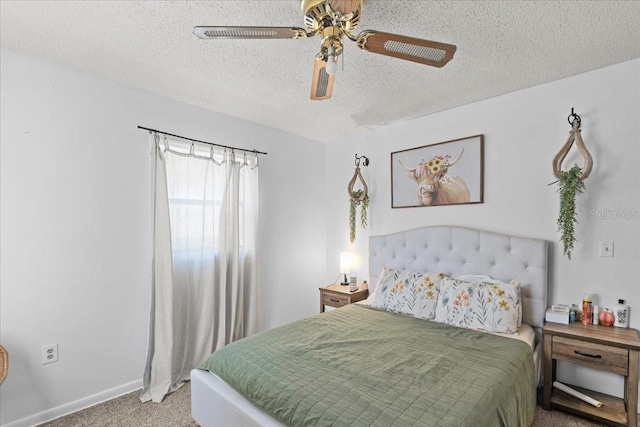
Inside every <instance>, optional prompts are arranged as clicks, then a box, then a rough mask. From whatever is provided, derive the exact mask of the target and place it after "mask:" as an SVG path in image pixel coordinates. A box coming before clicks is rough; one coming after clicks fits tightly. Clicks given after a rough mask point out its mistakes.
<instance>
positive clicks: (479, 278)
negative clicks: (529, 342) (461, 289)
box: [456, 274, 522, 327]
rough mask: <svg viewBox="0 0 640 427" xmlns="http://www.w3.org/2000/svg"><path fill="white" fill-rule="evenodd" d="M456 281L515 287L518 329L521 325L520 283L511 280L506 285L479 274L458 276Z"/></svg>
mask: <svg viewBox="0 0 640 427" xmlns="http://www.w3.org/2000/svg"><path fill="white" fill-rule="evenodd" d="M456 280H462V281H464V282H470V283H475V284H479V283H491V284H493V285H506V286H508V285H511V286H514V287H516V292H517V298H516V299H517V307H518V327H520V326H521V325H522V299H521V290H520V282H516V281H515V280H512V281H511V282H509V283H506V282H503V281H501V280H498V279H493V278H491V277H489V276H484V275H479V274H466V275H463V276H458V277H456Z"/></svg>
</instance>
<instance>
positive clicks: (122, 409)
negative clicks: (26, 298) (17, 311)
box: [42, 383, 603, 427]
mask: <svg viewBox="0 0 640 427" xmlns="http://www.w3.org/2000/svg"><path fill="white" fill-rule="evenodd" d="M138 396H139V393H138V392H135V393H130V394H127V395H124V396H122V397H119V398H117V399H113V400H110V401H108V402H105V403H101V404H100V405H96V406H93V407H91V408H89V409H85V410H84V411H80V412H76V413H75V414H71V415H67V416H66V417H62V418H58V419H57V420H54V421H51V422H49V423H45V424H42V425H43V426H47V427H76V426H78V427H79V426H99V427H102V426H104V427H107V426H114V427H115V426H118V427H127V426H136V427H138V426H153V427H158V426H163V427H174V426H175V427H182V426H190V427H191V426H197V424H196V423H195V422H194V421H193V420H192V419H191V388H190V387H189V384H188V383H187V384H186V385H185V386H183V387H182V388H180V389H179V390H177V391H176V392H174V393H172V394H170V395H169V396H167V397H166V398H165V400H164V401H163V402H162V403H160V404H156V403H151V402H147V403H140V399H138ZM602 425H603V424H600V423H595V422H591V421H588V420H585V419H583V418H579V417H574V416H572V415H569V414H565V413H563V412H559V411H548V412H547V411H545V410H544V409H542V408H540V407H537V408H536V416H535V419H534V421H533V426H532V427H556V426H558V427H600V426H602Z"/></svg>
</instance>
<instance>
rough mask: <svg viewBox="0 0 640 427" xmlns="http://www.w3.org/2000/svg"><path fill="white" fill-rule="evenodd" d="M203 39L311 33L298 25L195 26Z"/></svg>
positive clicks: (197, 34) (280, 36) (293, 36)
mask: <svg viewBox="0 0 640 427" xmlns="http://www.w3.org/2000/svg"><path fill="white" fill-rule="evenodd" d="M193 34H195V35H196V36H198V37H200V38H201V39H300V38H303V37H308V36H309V34H307V32H306V31H305V30H304V29H302V28H297V27H194V28H193Z"/></svg>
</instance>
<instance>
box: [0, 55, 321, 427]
mask: <svg viewBox="0 0 640 427" xmlns="http://www.w3.org/2000/svg"><path fill="white" fill-rule="evenodd" d="M0 54H1V57H0V59H1V60H0V63H1V67H2V68H1V73H0V75H1V87H0V94H1V105H0V107H1V115H0V124H1V126H0V127H1V138H0V144H1V145H0V155H1V191H0V195H1V200H0V203H1V211H0V215H1V222H0V227H1V235H2V240H1V248H0V249H1V257H0V263H1V272H0V303H1V306H0V311H1V314H0V327H1V329H0V339H1V342H2V344H3V345H4V346H5V347H6V348H7V349H8V351H9V353H10V370H9V375H8V377H7V379H6V381H5V382H4V383H3V384H2V387H0V408H1V409H0V424H2V425H14V426H17V425H33V424H35V423H37V422H41V421H44V420H46V419H49V418H51V417H52V416H56V415H61V414H62V413H64V412H68V411H73V410H75V409H78V408H80V407H82V406H86V405H90V404H92V403H95V402H97V401H99V400H102V399H106V398H109V397H112V396H114V395H117V394H120V393H124V392H127V391H131V390H133V389H135V388H137V387H138V386H139V385H140V384H141V382H140V378H141V377H142V373H143V369H144V363H145V359H146V348H147V339H148V333H147V331H148V318H149V307H150V299H151V294H150V286H151V282H150V277H151V275H150V262H151V256H150V253H151V252H150V249H151V246H150V245H151V243H150V242H151V229H150V219H151V217H150V209H151V198H150V170H149V166H150V157H149V142H148V140H149V137H148V134H147V133H146V132H144V131H141V130H138V129H137V126H138V125H142V126H147V127H152V128H158V129H162V130H166V131H168V132H172V133H177V134H181V135H186V136H190V137H193V138H196V139H203V140H208V141H214V142H220V143H223V144H228V145H235V146H240V147H246V148H251V149H253V148H256V149H258V150H261V151H266V152H268V153H269V155H268V156H264V157H261V159H260V174H261V177H260V210H261V212H260V214H261V223H260V230H261V231H260V239H261V246H260V262H261V264H260V283H261V299H260V300H261V305H262V307H263V310H262V313H261V328H262V329H265V328H269V327H273V326H276V325H280V324H283V323H286V322H289V321H292V320H295V319H298V318H301V317H305V316H308V315H311V314H314V313H317V310H318V296H317V295H318V291H317V288H316V286H317V285H318V284H319V283H322V281H323V279H324V265H325V263H326V259H325V253H326V247H325V240H324V235H325V226H326V225H325V224H326V222H325V203H324V191H325V178H324V173H325V168H324V157H325V149H324V144H322V143H318V142H315V141H311V140H308V139H305V138H301V137H297V136H294V135H291V134H287V133H284V132H280V131H277V130H274V129H270V128H266V127H264V126H260V125H257V124H254V123H250V122H246V121H243V120H239V119H235V118H232V117H229V116H225V115H222V114H216V113H213V112H210V111H206V110H203V109H200V108H196V107H193V106H189V105H186V104H183V103H180V102H176V101H172V100H169V99H165V98H161V97H158V96H154V95H150V94H147V93H144V92H141V91H138V90H134V89H131V88H128V87H125V86H123V85H120V84H117V83H114V82H111V81H108V80H105V79H102V78H98V77H95V76H91V75H87V74H84V73H80V72H76V71H73V70H70V69H67V68H63V67H59V66H56V65H53V64H50V63H47V62H43V61H40V60H36V59H33V58H30V57H27V56H23V55H21V54H17V53H14V52H11V51H7V50H4V49H3V50H1V51H0ZM54 342H57V343H58V344H59V352H60V361H59V362H57V363H53V364H48V365H42V364H41V362H40V350H41V346H42V345H43V344H50V343H54Z"/></svg>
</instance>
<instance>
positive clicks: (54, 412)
mask: <svg viewBox="0 0 640 427" xmlns="http://www.w3.org/2000/svg"><path fill="white" fill-rule="evenodd" d="M141 388H142V379H139V380H136V381H132V382H130V383H128V384H123V385H121V386H118V387H114V388H112V389H109V390H105V391H101V392H100V393H96V394H93V395H91V396H87V397H83V398H82V399H78V400H76V401H73V402H69V403H65V404H64V405H60V406H57V407H55V408H51V409H47V410H46V411H42V412H38V413H37V414H33V415H29V416H28V417H25V418H21V419H19V420H16V421H12V422H10V423H9V424H4V425H3V426H2V427H33V426H37V425H38V424H42V423H46V422H48V421H53V420H55V419H56V418H60V417H63V416H65V415H69V414H72V413H74V412H78V411H80V410H82V409H86V408H89V407H91V406H94V405H97V404H98V403H102V402H106V401H107V400H111V399H115V398H116V397H119V396H122V395H123V394H127V393H131V392H133V391H136V390H140V389H141Z"/></svg>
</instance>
